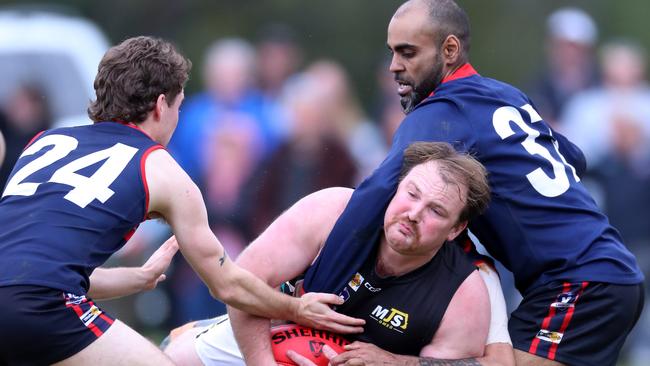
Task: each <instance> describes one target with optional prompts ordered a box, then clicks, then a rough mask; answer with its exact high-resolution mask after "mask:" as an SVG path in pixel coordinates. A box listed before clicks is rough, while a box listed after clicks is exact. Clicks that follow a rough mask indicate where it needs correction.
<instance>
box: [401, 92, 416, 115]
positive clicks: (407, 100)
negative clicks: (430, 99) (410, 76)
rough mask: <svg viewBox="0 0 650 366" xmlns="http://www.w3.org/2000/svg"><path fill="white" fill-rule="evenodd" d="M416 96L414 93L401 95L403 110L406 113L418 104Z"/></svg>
mask: <svg viewBox="0 0 650 366" xmlns="http://www.w3.org/2000/svg"><path fill="white" fill-rule="evenodd" d="M414 101H415V98H414V96H413V94H412V93H409V94H406V95H403V96H400V98H399V102H400V104H401V105H402V110H403V111H404V113H405V114H409V113H410V112H411V111H412V110H413V109H414V108H415V106H416V104H415V103H414Z"/></svg>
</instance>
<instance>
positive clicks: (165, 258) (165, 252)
mask: <svg viewBox="0 0 650 366" xmlns="http://www.w3.org/2000/svg"><path fill="white" fill-rule="evenodd" d="M177 251H178V242H177V241H176V236H173V235H172V236H171V237H170V238H169V239H167V241H165V242H164V243H163V245H161V246H160V248H158V249H157V250H156V251H155V252H153V254H152V255H151V257H149V259H148V260H147V261H146V262H145V263H144V264H143V265H142V267H140V270H141V272H142V273H143V275H144V279H145V282H144V288H143V289H144V290H152V289H154V288H156V286H157V285H158V283H159V282H161V281H164V280H165V278H167V277H166V276H165V274H164V272H165V271H166V270H167V268H168V267H169V264H170V263H171V261H172V258H174V254H176V252H177Z"/></svg>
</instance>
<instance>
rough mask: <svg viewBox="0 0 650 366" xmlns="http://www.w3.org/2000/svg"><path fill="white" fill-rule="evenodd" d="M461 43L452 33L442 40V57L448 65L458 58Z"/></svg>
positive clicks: (454, 62) (455, 61) (453, 63)
mask: <svg viewBox="0 0 650 366" xmlns="http://www.w3.org/2000/svg"><path fill="white" fill-rule="evenodd" d="M461 46H462V45H461V44H460V39H458V37H456V36H455V35H453V34H450V35H448V36H447V38H446V39H445V41H444V42H442V48H441V50H440V51H441V52H442V58H443V59H444V60H445V63H446V64H448V65H455V64H456V63H457V62H458V59H459V58H460V56H461V55H460V53H461Z"/></svg>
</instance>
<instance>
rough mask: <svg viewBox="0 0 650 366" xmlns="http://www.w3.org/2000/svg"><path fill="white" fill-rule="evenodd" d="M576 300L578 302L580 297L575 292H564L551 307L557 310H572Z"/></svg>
mask: <svg viewBox="0 0 650 366" xmlns="http://www.w3.org/2000/svg"><path fill="white" fill-rule="evenodd" d="M576 300H578V296H577V295H576V294H574V293H573V292H563V293H561V294H559V295H558V296H557V298H556V299H555V302H554V303H552V304H551V307H554V308H557V309H558V310H566V309H568V308H572V307H573V306H574V303H575V302H576Z"/></svg>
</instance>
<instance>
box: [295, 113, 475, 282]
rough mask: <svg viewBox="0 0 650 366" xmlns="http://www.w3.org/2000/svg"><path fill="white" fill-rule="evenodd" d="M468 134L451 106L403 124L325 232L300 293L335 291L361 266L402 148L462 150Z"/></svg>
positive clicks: (390, 189)
mask: <svg viewBox="0 0 650 366" xmlns="http://www.w3.org/2000/svg"><path fill="white" fill-rule="evenodd" d="M471 136H472V129H471V127H470V126H469V124H468V122H467V121H466V120H465V119H464V117H463V116H462V115H461V113H460V112H459V110H458V109H457V108H456V107H455V106H454V105H453V104H450V103H445V102H438V103H428V104H426V105H423V106H420V107H418V108H416V109H415V110H414V111H413V112H411V113H410V114H409V115H408V116H407V117H406V118H405V119H404V121H402V124H401V125H400V127H399V128H398V129H397V132H396V133H395V137H394V138H393V145H392V147H391V150H390V152H389V153H388V156H387V157H386V159H385V160H384V161H383V162H382V163H381V165H380V166H379V168H377V170H375V171H374V173H373V174H372V175H371V176H370V177H368V178H367V179H366V180H365V181H363V182H362V183H361V185H359V187H358V188H357V189H356V190H355V191H354V194H353V195H352V197H351V198H350V202H349V203H348V205H347V207H346V208H345V211H343V213H342V214H341V216H340V217H339V219H338V221H337V222H336V224H335V226H334V228H333V229H332V232H331V233H330V235H329V237H328V238H327V241H326V243H325V247H324V248H323V250H322V251H321V254H320V256H319V257H318V259H317V260H316V262H315V263H314V264H313V265H312V266H311V267H310V268H309V269H308V270H307V272H306V273H305V282H304V286H305V289H306V290H308V291H316V292H334V293H336V292H338V291H339V290H341V289H342V288H343V286H345V284H346V283H347V281H348V280H349V279H350V278H351V277H352V275H353V274H354V273H355V272H356V271H357V269H358V268H360V267H361V265H362V264H363V262H364V261H365V260H366V258H367V257H368V255H369V254H370V252H371V251H372V248H373V245H374V244H375V243H369V242H368V239H369V238H371V237H372V234H373V233H374V232H375V231H376V230H377V229H379V228H380V227H381V226H382V225H383V219H384V212H385V211H386V207H387V206H388V203H389V202H390V200H391V199H392V197H393V195H394V194H395V191H396V189H397V184H398V179H399V173H400V170H401V166H402V156H403V153H404V149H405V148H406V147H408V146H409V145H410V144H411V143H413V142H417V141H447V142H449V143H451V144H452V145H454V146H456V147H457V148H459V149H460V150H467V145H466V144H467V142H468V141H471V138H472V137H471Z"/></svg>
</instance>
